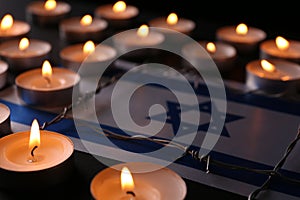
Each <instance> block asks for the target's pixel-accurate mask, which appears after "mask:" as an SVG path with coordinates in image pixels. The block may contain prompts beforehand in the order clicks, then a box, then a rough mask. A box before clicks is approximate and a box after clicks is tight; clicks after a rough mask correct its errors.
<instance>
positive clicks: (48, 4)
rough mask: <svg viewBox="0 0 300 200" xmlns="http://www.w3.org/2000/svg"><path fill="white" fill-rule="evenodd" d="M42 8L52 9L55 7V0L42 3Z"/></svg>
mask: <svg viewBox="0 0 300 200" xmlns="http://www.w3.org/2000/svg"><path fill="white" fill-rule="evenodd" d="M44 8H45V9H46V10H54V9H55V8H56V1H55V0H47V1H46V2H45V4H44Z"/></svg>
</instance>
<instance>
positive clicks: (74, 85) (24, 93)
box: [15, 60, 80, 107]
mask: <svg viewBox="0 0 300 200" xmlns="http://www.w3.org/2000/svg"><path fill="white" fill-rule="evenodd" d="M79 81H80V76H79V75H78V74H77V73H75V72H73V71H71V70H69V69H65V68H59V67H54V68H52V67H51V65H50V63H49V61H48V60H45V61H44V63H43V66H42V69H40V68H37V69H32V70H28V71H26V72H23V73H21V74H20V75H18V76H17V77H16V79H15V83H16V86H17V90H18V95H19V96H20V97H21V98H22V99H23V101H24V102H25V103H27V104H30V105H39V106H50V107H54V106H65V105H67V104H70V103H71V102H72V92H73V91H75V92H76V90H77V91H78V85H79Z"/></svg>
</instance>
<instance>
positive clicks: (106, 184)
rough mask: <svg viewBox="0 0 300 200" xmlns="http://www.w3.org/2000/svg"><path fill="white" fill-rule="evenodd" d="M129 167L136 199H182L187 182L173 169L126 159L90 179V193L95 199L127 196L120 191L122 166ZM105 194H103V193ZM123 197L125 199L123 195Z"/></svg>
mask: <svg viewBox="0 0 300 200" xmlns="http://www.w3.org/2000/svg"><path fill="white" fill-rule="evenodd" d="M124 166H126V167H128V169H129V170H130V172H131V174H132V178H133V181H134V185H135V188H134V189H133V192H134V193H135V194H136V199H137V200H138V199H151V200H152V199H160V200H169V199H172V200H183V199H184V198H185V195H186V185H185V182H184V181H183V179H182V178H181V177H180V176H179V175H178V174H177V173H175V172H174V171H172V170H170V169H168V168H165V167H162V166H159V165H156V164H153V163H146V162H129V163H121V164H117V165H114V166H112V167H109V168H106V169H104V170H102V171H100V172H99V173H98V174H97V175H96V176H95V177H94V178H93V180H92V182H91V188H90V189H91V193H92V195H93V197H94V198H95V199H97V200H98V199H104V200H105V199H113V198H111V197H112V196H115V197H119V198H120V199H121V198H123V197H124V196H125V197H126V195H125V193H124V191H122V190H121V182H120V174H121V169H122V167H124ZM103 195H105V196H103ZM125 199H126V198H125Z"/></svg>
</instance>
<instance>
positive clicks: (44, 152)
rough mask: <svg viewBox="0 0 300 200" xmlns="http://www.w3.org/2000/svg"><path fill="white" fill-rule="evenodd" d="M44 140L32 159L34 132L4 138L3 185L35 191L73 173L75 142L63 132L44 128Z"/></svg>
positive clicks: (0, 184) (0, 182) (0, 176)
mask: <svg viewBox="0 0 300 200" xmlns="http://www.w3.org/2000/svg"><path fill="white" fill-rule="evenodd" d="M40 133H41V135H40V138H41V144H40V146H39V147H38V148H37V149H36V150H34V157H35V159H36V161H34V162H29V158H30V149H29V147H28V141H29V136H30V132H29V131H23V132H17V133H13V134H9V135H7V136H4V137H2V138H0V152H1V153H0V161H1V162H0V187H1V188H5V189H13V190H16V189H17V190H26V191H30V192H31V191H32V190H36V189H39V188H47V187H51V186H55V185H57V184H59V183H62V182H63V181H65V180H67V179H68V178H70V177H71V175H72V173H73V167H74V164H73V152H74V145H73V142H72V141H71V140H70V139H69V138H68V137H67V136H64V135H62V134H59V133H56V132H51V131H46V130H41V131H40Z"/></svg>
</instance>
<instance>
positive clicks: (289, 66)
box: [246, 59, 300, 94]
mask: <svg viewBox="0 0 300 200" xmlns="http://www.w3.org/2000/svg"><path fill="white" fill-rule="evenodd" d="M246 71H247V75H246V85H247V86H248V87H249V88H250V89H254V90H260V91H262V92H264V93H270V94H285V93H288V92H294V90H295V89H297V87H299V83H300V65H298V64H297V63H293V62H290V61H286V60H281V59H268V60H267V59H260V60H254V61H251V62H249V63H248V64H247V65H246Z"/></svg>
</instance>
